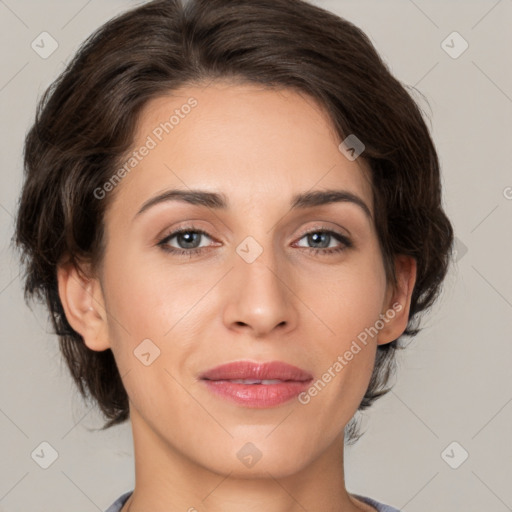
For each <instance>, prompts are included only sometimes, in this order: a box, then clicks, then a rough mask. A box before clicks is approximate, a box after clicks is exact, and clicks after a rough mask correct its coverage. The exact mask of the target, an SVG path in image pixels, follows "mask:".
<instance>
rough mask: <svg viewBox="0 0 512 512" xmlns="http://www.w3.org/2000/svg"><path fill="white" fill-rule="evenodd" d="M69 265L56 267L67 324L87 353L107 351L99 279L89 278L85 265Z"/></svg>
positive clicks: (106, 331) (106, 333) (106, 332)
mask: <svg viewBox="0 0 512 512" xmlns="http://www.w3.org/2000/svg"><path fill="white" fill-rule="evenodd" d="M81 267H83V268H85V269H86V271H85V272H84V270H83V269H82V268H77V267H76V266H75V265H74V264H73V263H70V262H68V263H65V264H61V265H59V266H58V268H57V281H58V288H59V297H60V300H61V302H62V306H63V308H64V313H65V314H66V319H67V321H68V322H69V325H71V327H72V328H73V329H74V330H75V331H76V332H77V333H79V334H80V335H81V336H82V338H83V339H84V343H85V345H86V346H87V347H89V348H90V349H91V350H95V351H98V352H102V351H103V350H106V349H108V348H110V342H109V337H108V323H107V314H106V310H105V302H104V297H103V292H102V289H101V286H100V282H99V279H97V278H96V277H92V276H91V272H90V269H89V267H88V266H87V265H81Z"/></svg>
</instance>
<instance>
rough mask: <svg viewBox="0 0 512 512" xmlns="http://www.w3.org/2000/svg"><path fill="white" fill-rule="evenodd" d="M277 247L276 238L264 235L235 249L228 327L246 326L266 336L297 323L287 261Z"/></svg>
mask: <svg viewBox="0 0 512 512" xmlns="http://www.w3.org/2000/svg"><path fill="white" fill-rule="evenodd" d="M256 237H257V238H256ZM274 246H275V244H274V242H273V239H272V236H271V235H270V234H261V232H260V234H259V235H256V236H252V235H249V236H247V237H246V238H244V239H243V240H242V241H241V242H240V243H239V244H238V245H237V246H236V247H235V254H234V262H233V263H234V268H233V271H232V272H231V282H230V283H229V286H228V288H229V290H228V292H227V293H228V297H227V301H228V305H227V308H226V312H227V313H226V318H225V320H226V322H227V323H228V324H233V323H237V324H240V323H243V324H245V325H248V326H250V327H252V328H253V329H254V330H255V331H258V332H261V333H263V332H266V331H270V330H272V329H273V328H274V327H275V326H277V325H280V324H282V323H283V322H284V323H286V324H291V323H293V322H294V317H295V312H294V305H293V301H292V300H291V297H290V291H289V289H288V288H290V287H291V284H290V283H288V282H287V281H288V278H287V275H288V272H286V271H285V266H286V265H285V262H284V258H282V255H280V254H279V252H278V251H275V250H274Z"/></svg>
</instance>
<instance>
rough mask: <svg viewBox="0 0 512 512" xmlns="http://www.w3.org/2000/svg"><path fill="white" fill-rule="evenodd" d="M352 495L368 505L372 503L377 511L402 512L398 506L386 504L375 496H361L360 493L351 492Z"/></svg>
mask: <svg viewBox="0 0 512 512" xmlns="http://www.w3.org/2000/svg"><path fill="white" fill-rule="evenodd" d="M350 494H351V496H353V497H354V498H356V499H358V500H359V501H362V502H363V503H366V504H367V505H371V506H372V507H374V508H375V509H376V510H377V512H400V510H398V509H397V508H394V507H392V506H390V505H386V504H384V503H381V502H380V501H377V500H374V499H373V498H369V497H368V496H361V495H360V494H354V493H350Z"/></svg>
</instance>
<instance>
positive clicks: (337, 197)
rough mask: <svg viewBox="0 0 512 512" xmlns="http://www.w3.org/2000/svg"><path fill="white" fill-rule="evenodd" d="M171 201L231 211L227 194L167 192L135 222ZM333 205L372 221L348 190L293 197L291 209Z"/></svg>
mask: <svg viewBox="0 0 512 512" xmlns="http://www.w3.org/2000/svg"><path fill="white" fill-rule="evenodd" d="M169 201H180V202H185V203H189V204H192V205H196V206H204V207H206V208H212V209H216V210H227V209H229V201H228V199H227V197H226V195H225V194H222V193H217V192H208V191H203V190H190V189H189V190H179V189H175V190H167V191H165V192H162V193H161V194H158V195H157V196H155V197H153V198H151V199H149V200H148V201H146V202H145V203H144V204H143V205H142V207H141V209H140V210H139V211H138V212H137V213H136V214H135V217H134V220H135V219H136V218H137V217H139V216H140V215H141V214H143V213H144V212H145V211H147V210H149V209H150V208H152V207H153V206H156V205H157V204H161V203H166V202H169ZM332 203H352V204H355V205H357V206H359V207H360V208H361V209H362V210H363V212H364V213H365V215H366V216H367V217H368V218H369V219H370V220H371V221H372V220H373V219H372V214H371V212H370V209H369V208H368V206H367V205H366V203H365V202H364V201H363V200H362V199H361V198H360V197H359V196H357V195H356V194H354V193H352V192H349V191H348V190H315V191H313V192H304V193H302V194H297V195H295V196H293V197H292V200H291V204H290V206H291V209H292V210H296V209H301V210H302V209H306V208H312V207H315V206H323V205H326V204H332Z"/></svg>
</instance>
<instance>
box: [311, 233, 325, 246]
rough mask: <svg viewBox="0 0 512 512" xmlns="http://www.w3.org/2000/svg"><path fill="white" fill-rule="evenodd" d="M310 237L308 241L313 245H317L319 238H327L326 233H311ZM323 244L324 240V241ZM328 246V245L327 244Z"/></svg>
mask: <svg viewBox="0 0 512 512" xmlns="http://www.w3.org/2000/svg"><path fill="white" fill-rule="evenodd" d="M309 236H310V240H313V243H319V240H318V239H319V238H322V237H327V236H328V235H327V233H313V234H312V235H309ZM324 242H325V240H324ZM327 245H329V244H327Z"/></svg>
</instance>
